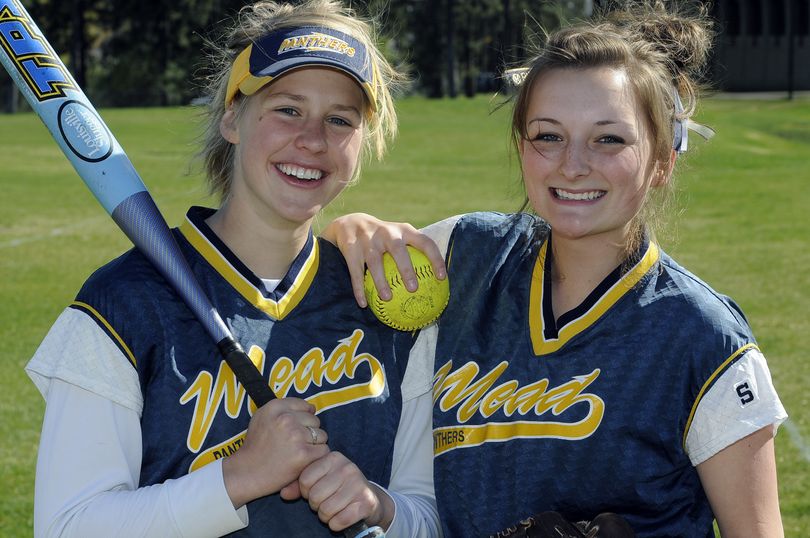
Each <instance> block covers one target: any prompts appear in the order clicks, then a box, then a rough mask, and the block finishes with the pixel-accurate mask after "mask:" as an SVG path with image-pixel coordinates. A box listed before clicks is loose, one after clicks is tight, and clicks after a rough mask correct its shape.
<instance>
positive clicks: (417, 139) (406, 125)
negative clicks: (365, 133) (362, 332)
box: [0, 97, 810, 537]
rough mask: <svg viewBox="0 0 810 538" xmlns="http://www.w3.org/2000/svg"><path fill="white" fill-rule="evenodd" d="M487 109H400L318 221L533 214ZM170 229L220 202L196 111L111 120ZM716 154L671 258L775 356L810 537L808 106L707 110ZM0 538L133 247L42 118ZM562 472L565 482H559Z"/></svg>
mask: <svg viewBox="0 0 810 538" xmlns="http://www.w3.org/2000/svg"><path fill="white" fill-rule="evenodd" d="M492 105H493V102H492V101H491V100H490V99H487V98H484V97H479V98H476V99H472V100H467V99H459V100H455V101H428V100H424V99H420V98H409V99H406V100H403V101H401V102H400V103H399V109H400V113H401V135H400V137H399V139H398V141H397V143H396V144H395V147H394V149H393V151H392V152H391V153H390V155H389V157H388V159H387V160H386V162H385V164H369V165H368V166H367V167H366V168H365V173H364V175H363V179H362V181H361V182H360V183H359V184H358V185H357V186H355V187H352V188H351V189H349V190H348V191H347V192H346V193H344V194H343V195H342V196H341V198H339V199H338V201H336V202H335V203H334V204H333V205H332V206H331V207H330V208H329V211H328V213H327V214H326V215H324V216H323V217H322V220H321V222H325V221H328V220H329V219H330V218H331V217H332V216H334V215H336V214H341V213H344V212H349V211H360V210H362V211H366V212H370V213H374V214H377V215H378V216H380V217H383V218H386V219H391V220H409V221H411V222H412V223H414V224H416V225H424V224H427V223H430V222H432V221H434V220H438V219H440V218H442V217H445V216H449V215H452V214H456V213H462V212H467V211H474V210H481V209H497V210H503V211H511V210H515V209H517V208H518V207H519V206H520V204H521V202H522V190H521V187H520V184H519V183H518V180H517V173H516V169H517V163H516V161H515V160H514V159H511V160H510V159H509V158H508V157H507V148H508V139H507V135H508V132H507V131H508V112H507V109H500V110H498V111H497V112H495V113H490V110H491V109H492V108H493V106H492ZM103 116H104V118H105V120H106V121H107V122H108V123H109V125H110V127H111V129H112V131H113V132H114V133H115V135H116V137H117V138H118V139H119V141H120V142H121V144H122V145H123V147H124V148H125V149H126V151H127V152H128V154H129V155H130V157H131V159H132V161H133V162H134V164H135V166H136V167H137V169H138V170H139V171H140V173H141V175H142V176H143V178H144V181H145V183H146V184H147V186H148V187H149V188H150V190H151V191H152V193H153V195H154V196H155V198H156V200H157V202H158V205H159V206H160V208H161V210H162V211H163V213H164V215H166V218H167V220H168V221H169V223H170V224H177V223H179V222H180V220H181V218H182V217H183V215H184V213H185V209H186V206H187V205H190V204H206V203H209V204H210V203H211V201H210V200H209V199H208V198H207V196H206V194H205V189H204V188H203V187H202V186H201V185H202V182H201V177H200V175H199V172H198V167H197V168H195V167H193V166H192V167H189V156H190V155H191V154H192V153H193V152H194V150H195V147H196V146H195V133H196V130H197V124H196V122H195V119H194V117H195V111H194V110H192V109H188V108H179V109H143V110H106V111H103ZM698 119H700V120H702V121H703V122H705V123H708V124H709V125H711V126H713V127H715V128H716V130H717V133H718V134H717V136H716V137H715V139H714V140H712V141H711V142H709V143H703V142H700V141H697V140H696V138H697V137H693V138H692V141H693V147H694V149H695V151H692V152H690V154H689V155H688V157H687V159H685V161H684V162H683V163H681V164H683V165H684V166H683V167H682V168H681V173H680V175H679V181H680V183H681V185H682V187H683V189H682V192H681V194H680V201H681V208H680V210H679V212H678V214H677V215H676V216H675V217H674V218H673V219H672V224H671V226H672V228H671V230H675V232H674V233H671V234H669V233H668V234H666V235H665V236H664V239H662V242H663V245H664V247H665V248H666V249H667V250H668V251H669V252H670V253H672V254H674V255H675V257H676V258H678V259H679V260H680V261H681V262H682V263H683V264H684V265H686V266H687V267H689V268H690V269H692V270H693V271H694V272H696V273H697V274H698V275H700V276H702V277H703V278H704V279H705V280H706V281H708V282H709V283H710V284H711V285H713V286H714V287H715V288H716V289H717V290H719V291H721V292H723V293H727V294H730V295H732V296H733V297H734V298H735V299H736V300H737V302H738V303H739V304H740V305H741V306H742V308H743V309H744V310H745V312H746V314H747V315H748V317H749V320H750V321H751V324H752V325H753V327H754V330H755V332H756V334H757V335H758V338H759V340H760V344H761V347H762V348H763V350H764V351H765V354H766V356H767V357H768V358H769V361H770V366H771V370H772V373H773V377H774V382H775V384H776V387H777V389H778V390H779V392H780V395H781V397H782V400H783V402H784V404H785V406H786V407H787V409H788V412H789V413H790V414H791V419H790V421H789V423H788V424H787V425H786V427H783V428H782V429H781V430H780V433H779V435H778V436H777V442H776V444H777V451H778V452H777V457H778V466H779V473H780V478H779V480H780V496H781V504H782V515H783V518H784V521H785V528H786V535H787V536H797V537H798V536H810V418H809V416H810V415H808V413H807V412H806V410H807V409H810V401H809V400H810V397H808V394H809V393H810V391H808V388H809V387H808V382H810V361H808V360H807V359H806V357H805V356H804V355H805V352H803V351H802V350H803V349H804V345H803V344H804V341H803V340H801V338H802V337H803V336H806V335H807V334H809V333H810V314H809V313H810V271H809V270H808V267H810V248H808V247H810V219H808V217H807V214H808V210H810V188H808V184H810V171H808V165H810V101H808V100H804V101H796V102H786V101H738V100H710V101H707V102H705V104H704V105H703V108H702V109H701V111H700V114H699V116H698ZM0 148H2V154H3V156H4V161H3V164H2V166H0V187H1V188H2V192H3V194H2V197H1V198H0V269H2V271H0V275H2V282H0V304H2V305H3V308H2V309H1V310H0V342H2V344H0V447H1V449H0V487H1V488H2V493H0V536H10V537H18V536H30V535H31V532H32V531H31V522H32V505H33V489H34V466H35V461H36V450H37V442H38V437H39V429H40V422H41V417H42V412H43V408H44V405H43V401H42V398H41V397H40V395H39V393H38V392H37V391H36V390H35V388H34V386H33V385H32V384H31V383H30V382H29V380H28V378H27V377H26V375H25V374H24V372H23V366H24V365H25V363H26V362H27V360H28V359H29V357H30V356H31V355H32V354H33V352H34V350H35V349H36V347H37V345H38V343H39V341H40V340H41V339H42V338H43V336H44V335H45V333H46V332H47V330H48V328H49V326H50V325H51V323H52V322H53V320H54V319H55V318H56V317H57V315H58V314H59V312H60V311H61V310H62V309H63V308H64V307H65V306H66V305H67V304H68V303H69V302H70V301H71V300H72V298H73V296H74V294H75V293H76V291H77V290H78V288H79V286H80V285H81V283H82V282H83V281H84V279H85V278H87V276H88V275H89V274H90V273H91V272H92V271H93V269H94V268H96V267H97V266H99V265H101V264H102V263H104V262H106V261H107V260H109V259H111V258H112V257H114V256H116V255H117V254H118V253H120V252H121V251H123V250H124V249H126V248H128V245H129V244H128V242H127V240H126V238H125V237H124V236H123V234H122V233H121V232H119V231H118V230H117V229H116V228H115V226H114V225H113V224H112V221H110V220H109V219H108V217H107V216H106V214H105V213H104V211H103V210H102V209H101V207H100V206H98V205H97V203H96V202H95V200H94V199H93V198H92V196H91V195H90V194H89V192H88V191H87V190H86V189H85V187H84V186H83V185H82V183H81V181H79V179H78V178H77V176H76V174H75V172H74V171H73V169H72V168H70V166H69V164H68V163H67V161H66V159H65V158H64V157H63V156H62V155H61V153H60V152H59V151H58V149H57V147H56V145H55V144H54V143H53V142H52V141H51V139H50V136H49V135H48V133H47V131H46V130H45V128H44V127H42V126H41V124H40V122H39V120H38V118H36V117H35V116H33V115H31V114H21V115H16V116H0ZM552 472H553V470H552Z"/></svg>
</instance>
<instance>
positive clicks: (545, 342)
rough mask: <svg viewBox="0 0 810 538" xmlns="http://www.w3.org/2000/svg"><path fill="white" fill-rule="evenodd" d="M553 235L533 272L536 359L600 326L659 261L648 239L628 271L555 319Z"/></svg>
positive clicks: (604, 282)
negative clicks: (553, 306)
mask: <svg viewBox="0 0 810 538" xmlns="http://www.w3.org/2000/svg"><path fill="white" fill-rule="evenodd" d="M550 242H551V235H549V237H548V239H546V241H544V242H543V245H542V246H541V247H540V251H539V253H538V255H537V260H536V261H535V265H534V270H533V271H532V277H531V278H532V280H531V291H530V295H529V333H530V335H531V340H532V347H533V349H534V353H535V355H538V356H541V355H548V354H550V353H554V352H555V351H557V350H559V349H561V348H562V347H563V346H565V344H567V343H568V342H569V341H570V340H571V339H572V338H574V337H575V336H576V335H578V334H580V333H582V332H583V331H585V330H586V329H587V328H589V327H590V326H592V325H593V324H594V323H596V322H597V320H599V319H600V318H601V317H602V316H603V315H605V313H606V312H607V311H608V310H609V309H610V308H611V307H612V306H613V305H614V304H616V302H617V301H618V300H619V299H621V298H622V297H624V296H625V295H626V294H627V293H628V292H629V291H630V290H631V289H632V288H633V286H635V285H636V284H637V283H638V282H639V281H640V280H641V279H642V278H643V277H644V275H646V274H647V273H648V272H649V271H650V269H651V268H652V267H653V266H654V265H655V264H656V262H657V261H658V258H659V250H658V247H657V245H656V244H655V243H653V242H651V241H649V240H647V239H646V238H645V240H644V242H643V243H642V245H641V247H640V248H639V250H638V251H637V252H636V254H635V256H634V259H635V260H637V261H636V262H635V263H634V264H633V265H632V266H630V267H629V269H627V270H626V271H625V270H624V269H625V267H626V265H627V264H622V266H619V267H617V268H616V269H614V270H613V271H612V272H611V273H610V274H609V275H608V276H607V277H605V279H604V280H602V282H600V283H599V285H598V286H597V287H596V288H595V289H594V290H593V291H592V292H591V293H590V294H589V295H588V297H586V298H585V300H584V301H583V302H582V303H581V304H580V305H579V306H577V307H575V308H574V309H573V310H570V311H568V312H566V313H564V314H563V315H562V316H560V317H559V319H556V320H555V318H554V310H553V308H552V301H551V281H552V279H551V252H549V251H548V248H549V244H550Z"/></svg>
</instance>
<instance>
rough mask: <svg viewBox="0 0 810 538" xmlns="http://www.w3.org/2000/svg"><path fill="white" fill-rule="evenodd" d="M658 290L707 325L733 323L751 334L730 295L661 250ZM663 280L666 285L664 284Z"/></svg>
mask: <svg viewBox="0 0 810 538" xmlns="http://www.w3.org/2000/svg"><path fill="white" fill-rule="evenodd" d="M660 263H661V272H660V275H659V280H661V279H663V283H662V282H659V286H658V291H659V292H660V293H662V294H663V295H664V296H665V297H671V298H673V299H677V300H678V301H679V302H681V303H682V304H683V305H684V308H686V309H688V310H690V311H692V313H693V314H695V315H696V316H698V318H697V319H700V320H702V321H703V322H704V323H706V324H707V325H712V326H714V325H722V326H724V327H729V326H733V327H735V328H737V329H738V330H741V331H742V332H744V333H746V334H749V333H750V327H749V325H748V320H747V319H746V317H745V314H744V313H743V311H742V309H741V308H740V307H739V305H737V303H736V302H734V300H733V299H731V298H730V297H728V296H726V295H723V294H721V293H719V292H717V291H715V290H714V288H712V287H711V286H710V285H709V284H707V283H706V282H704V281H703V280H702V279H701V278H699V277H698V276H697V275H695V274H694V273H692V272H691V271H689V270H688V269H686V268H684V267H683V266H681V265H680V264H678V263H677V262H676V261H675V260H674V259H672V258H671V257H670V256H668V255H667V254H666V253H664V252H662V253H661V259H660ZM661 284H663V285H661Z"/></svg>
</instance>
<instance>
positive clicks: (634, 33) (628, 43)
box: [512, 1, 713, 254]
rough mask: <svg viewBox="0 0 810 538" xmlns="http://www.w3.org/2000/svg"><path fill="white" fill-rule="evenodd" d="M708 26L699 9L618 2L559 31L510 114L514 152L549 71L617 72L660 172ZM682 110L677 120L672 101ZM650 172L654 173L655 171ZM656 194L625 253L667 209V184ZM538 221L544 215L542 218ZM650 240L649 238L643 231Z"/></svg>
mask: <svg viewBox="0 0 810 538" xmlns="http://www.w3.org/2000/svg"><path fill="white" fill-rule="evenodd" d="M712 37H713V33H712V24H711V21H710V20H709V18H708V16H707V13H706V8H705V6H702V5H701V6H694V7H693V8H692V9H691V10H690V9H689V8H687V7H685V6H683V5H680V6H675V7H673V8H672V10H669V9H667V6H666V4H665V3H664V2H662V1H655V2H642V1H630V2H624V5H623V7H621V8H619V9H614V10H609V11H608V10H606V11H603V12H601V13H599V14H597V15H596V16H595V17H594V18H593V19H592V20H589V21H582V22H579V23H577V24H574V25H571V26H568V27H566V28H562V29H560V30H558V31H556V32H553V33H551V34H549V35H547V36H546V39H545V43H543V44H541V46H540V48H539V50H538V51H537V53H536V54H535V56H534V57H533V58H532V59H531V60H530V61H529V63H528V65H527V66H526V67H527V69H528V71H527V74H526V77H525V79H524V80H523V82H522V83H521V85H520V88H519V91H518V93H517V95H516V97H515V104H514V108H513V113H512V143H513V145H514V147H515V149H516V150H517V151H518V152H520V148H521V145H522V141H523V140H525V139H526V138H527V132H526V130H527V125H526V117H527V114H528V107H529V103H530V99H531V94H532V90H533V87H534V85H535V84H536V83H537V81H538V80H539V78H540V77H541V76H542V75H543V74H544V73H547V72H548V71H550V70H553V69H589V68H598V67H610V68H615V69H621V70H623V71H625V72H626V74H627V75H628V80H629V81H630V84H631V86H632V87H633V89H634V91H635V95H636V98H637V99H638V102H639V105H640V106H641V109H642V111H643V113H644V114H645V116H646V120H647V123H648V125H649V127H650V136H651V139H652V150H653V153H652V155H653V160H654V161H655V162H656V163H657V164H658V165H659V166H663V165H665V164H666V163H668V162H669V159H670V155H671V152H672V148H673V138H674V129H673V125H674V122H675V121H676V120H678V121H684V122H686V121H687V120H688V119H689V117H691V116H692V114H693V113H694V112H695V108H696V105H697V98H698V94H699V82H698V81H699V79H700V77H701V75H702V71H703V69H704V67H705V64H706V60H707V58H708V54H709V50H710V48H711V43H712ZM676 91H677V92H678V95H679V96H680V98H681V100H682V102H683V108H684V110H683V112H681V113H677V112H676V104H675V103H676V100H675V93H674V92H676ZM653 170H654V169H653ZM658 191H661V192H660V196H659V198H660V199H659V200H658V203H657V204H651V203H645V206H644V207H643V208H642V211H641V212H640V213H639V215H638V216H637V218H636V219H635V221H634V222H633V226H632V228H633V229H632V231H631V234H630V237H629V238H628V244H627V245H625V248H626V251H627V253H628V254H629V253H630V252H632V251H633V250H635V249H636V248H637V246H638V243H639V241H640V240H641V238H642V235H643V233H644V232H645V230H647V229H648V228H649V227H650V226H649V224H650V223H651V222H653V221H655V220H656V219H657V218H658V217H659V213H660V212H661V211H662V210H663V208H664V207H665V206H666V205H667V204H668V203H669V201H670V198H671V196H672V192H673V187H672V182H671V181H670V182H668V184H667V187H665V188H662V189H658ZM541 216H542V215H541ZM649 231H650V232H652V230H649Z"/></svg>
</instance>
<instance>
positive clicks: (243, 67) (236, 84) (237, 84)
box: [225, 26, 377, 111]
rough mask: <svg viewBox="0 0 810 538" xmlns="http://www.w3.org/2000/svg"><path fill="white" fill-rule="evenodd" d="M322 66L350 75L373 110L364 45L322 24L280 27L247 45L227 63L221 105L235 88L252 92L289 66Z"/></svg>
mask: <svg viewBox="0 0 810 538" xmlns="http://www.w3.org/2000/svg"><path fill="white" fill-rule="evenodd" d="M313 66H325V67H332V68H334V69H338V70H340V71H343V72H344V73H346V74H347V75H349V76H351V77H352V78H354V79H355V80H356V81H357V83H358V84H360V87H361V88H362V89H363V93H365V95H366V97H367V98H368V101H369V104H370V106H371V110H372V111H376V110H377V95H376V89H375V87H374V70H373V68H372V65H371V62H370V59H369V56H368V52H367V51H366V47H365V46H364V45H363V44H362V43H360V42H359V41H358V40H356V39H354V38H353V37H352V36H350V35H348V34H346V33H343V32H341V31H339V30H335V29H333V28H327V27H323V26H296V27H291V28H281V29H279V30H276V31H274V32H271V33H269V34H267V35H265V36H263V37H261V38H260V39H258V40H256V41H254V42H253V43H251V44H250V45H248V46H247V47H246V48H245V50H243V51H242V52H241V53H239V56H237V57H236V60H234V62H233V66H232V67H231V74H230V78H229V79H228V91H227V93H226V94H225V106H228V105H229V104H230V103H231V101H233V99H234V97H236V94H237V93H238V92H242V93H243V94H244V95H253V94H254V93H256V92H257V91H259V90H260V89H261V88H263V87H264V86H266V85H267V84H269V83H270V82H272V81H273V80H274V79H276V78H277V77H280V76H281V75H283V74H284V73H287V72H288V71H290V70H292V69H298V68H301V67H313Z"/></svg>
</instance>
